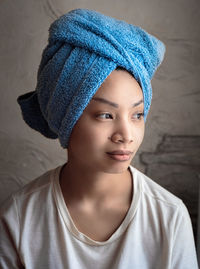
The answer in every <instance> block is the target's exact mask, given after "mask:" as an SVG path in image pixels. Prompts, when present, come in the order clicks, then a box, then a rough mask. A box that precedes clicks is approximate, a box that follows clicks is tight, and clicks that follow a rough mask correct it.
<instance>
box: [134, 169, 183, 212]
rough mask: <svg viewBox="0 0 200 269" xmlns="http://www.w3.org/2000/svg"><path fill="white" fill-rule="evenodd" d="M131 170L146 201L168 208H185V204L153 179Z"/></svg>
mask: <svg viewBox="0 0 200 269" xmlns="http://www.w3.org/2000/svg"><path fill="white" fill-rule="evenodd" d="M131 170H132V173H133V175H134V176H135V180H136V181H137V184H138V185H139V186H140V189H141V192H142V194H143V195H144V196H145V198H146V199H148V200H151V201H154V202H156V203H159V204H162V205H165V206H166V207H174V208H177V207H180V206H181V207H182V206H183V202H182V200H181V199H180V198H178V197H177V196H175V195H174V194H173V193H171V192H170V191H168V190H166V189H165V188H163V187H162V186H161V185H159V184H158V183H156V182H155V181H154V180H153V179H151V178H150V177H148V176H147V175H145V174H144V173H142V172H140V171H139V170H137V169H136V168H134V167H132V166H131Z"/></svg>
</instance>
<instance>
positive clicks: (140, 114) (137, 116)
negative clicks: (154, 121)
mask: <svg viewBox="0 0 200 269" xmlns="http://www.w3.org/2000/svg"><path fill="white" fill-rule="evenodd" d="M143 117H144V113H143V112H140V113H134V114H133V119H134V120H141V119H142V118H143Z"/></svg>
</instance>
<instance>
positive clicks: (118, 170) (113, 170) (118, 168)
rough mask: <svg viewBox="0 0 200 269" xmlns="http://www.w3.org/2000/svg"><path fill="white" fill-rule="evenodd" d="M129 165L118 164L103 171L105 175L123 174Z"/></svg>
mask: <svg viewBox="0 0 200 269" xmlns="http://www.w3.org/2000/svg"><path fill="white" fill-rule="evenodd" d="M129 165H130V163H123V164H121V163H119V164H117V165H113V166H112V165H110V166H109V167H107V168H105V169H104V172H105V173H108V174H123V173H124V172H126V171H127V170H128V167H129Z"/></svg>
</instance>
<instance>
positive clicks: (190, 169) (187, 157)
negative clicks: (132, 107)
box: [140, 135, 200, 238]
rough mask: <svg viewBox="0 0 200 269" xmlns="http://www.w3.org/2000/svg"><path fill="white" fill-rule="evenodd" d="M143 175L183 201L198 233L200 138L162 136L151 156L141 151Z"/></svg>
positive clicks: (195, 231)
mask: <svg viewBox="0 0 200 269" xmlns="http://www.w3.org/2000/svg"><path fill="white" fill-rule="evenodd" d="M140 161H141V162H142V163H143V164H144V165H145V173H146V174H147V175H148V176H149V177H150V178H152V179H154V180H155V181H156V182H157V183H158V184H160V185H161V186H163V187H164V188H165V189H167V190H169V191H170V192H172V193H173V194H175V195H176V196H178V197H179V198H181V199H182V200H183V202H184V203H185V205H186V206H187V208H188V211H189V213H190V217H191V220H192V225H193V230H194V235H195V238H196V233H197V214H198V195H199V194H198V190H199V182H200V136H170V135H165V136H164V137H163V140H162V142H161V143H160V145H158V146H157V149H156V151H155V152H153V153H148V152H143V153H141V155H140Z"/></svg>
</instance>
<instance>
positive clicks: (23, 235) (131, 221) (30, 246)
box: [0, 166, 198, 269]
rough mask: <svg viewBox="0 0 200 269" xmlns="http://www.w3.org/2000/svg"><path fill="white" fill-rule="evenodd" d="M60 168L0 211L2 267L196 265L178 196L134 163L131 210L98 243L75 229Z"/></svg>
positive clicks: (186, 268)
mask: <svg viewBox="0 0 200 269" xmlns="http://www.w3.org/2000/svg"><path fill="white" fill-rule="evenodd" d="M60 170H61V167H58V168H56V169H54V170H51V171H49V172H47V173H45V174H44V175H42V176H41V177H39V178H37V179H36V180H34V181H32V182H31V183H29V184H28V185H26V186H25V187H24V188H23V189H22V190H20V191H19V192H17V193H16V194H14V195H13V196H12V198H11V199H9V200H8V201H7V203H6V204H5V205H4V207H3V208H2V209H1V218H0V229H1V230H0V268H1V269H13V268H27V269H94V268H95V269H114V268H115V269H129V268H130V269H132V268H134V269H147V268H148V269H169V268H170V269H197V268H198V266H197V259H196V251H195V246H194V239H193V233H192V227H191V221H190V218H189V215H188V212H187V209H186V207H185V206H184V204H183V203H182V201H181V200H180V199H178V198H177V197H175V196H174V195H172V194H171V193H169V192H168V191H166V190H165V189H163V188H162V187H161V186H159V185H158V184H156V183H155V182H153V181H152V180H151V179H149V178H148V177H147V176H145V175H144V174H142V173H141V172H139V171H138V170H136V169H135V168H133V167H132V166H130V171H131V173H132V178H133V184H134V193H133V199H132V203H131V206H130V208H129V211H128V213H127V215H126V217H125V219H124V221H123V223H122V224H121V225H120V226H119V228H118V229H117V230H116V231H115V232H114V234H113V235H112V236H111V237H110V238H109V239H108V240H107V241H104V242H98V241H94V240H92V239H91V238H89V237H87V236H85V235H84V234H82V233H80V232H79V231H78V230H77V228H76V227H75V225H74V223H73V220H72V219H71V217H70V214H69V212H68V210H67V207H66V205H65V202H64V198H63V196H62V192H61V189H60V184H59V173H60ZM91 225H92V223H91Z"/></svg>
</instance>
